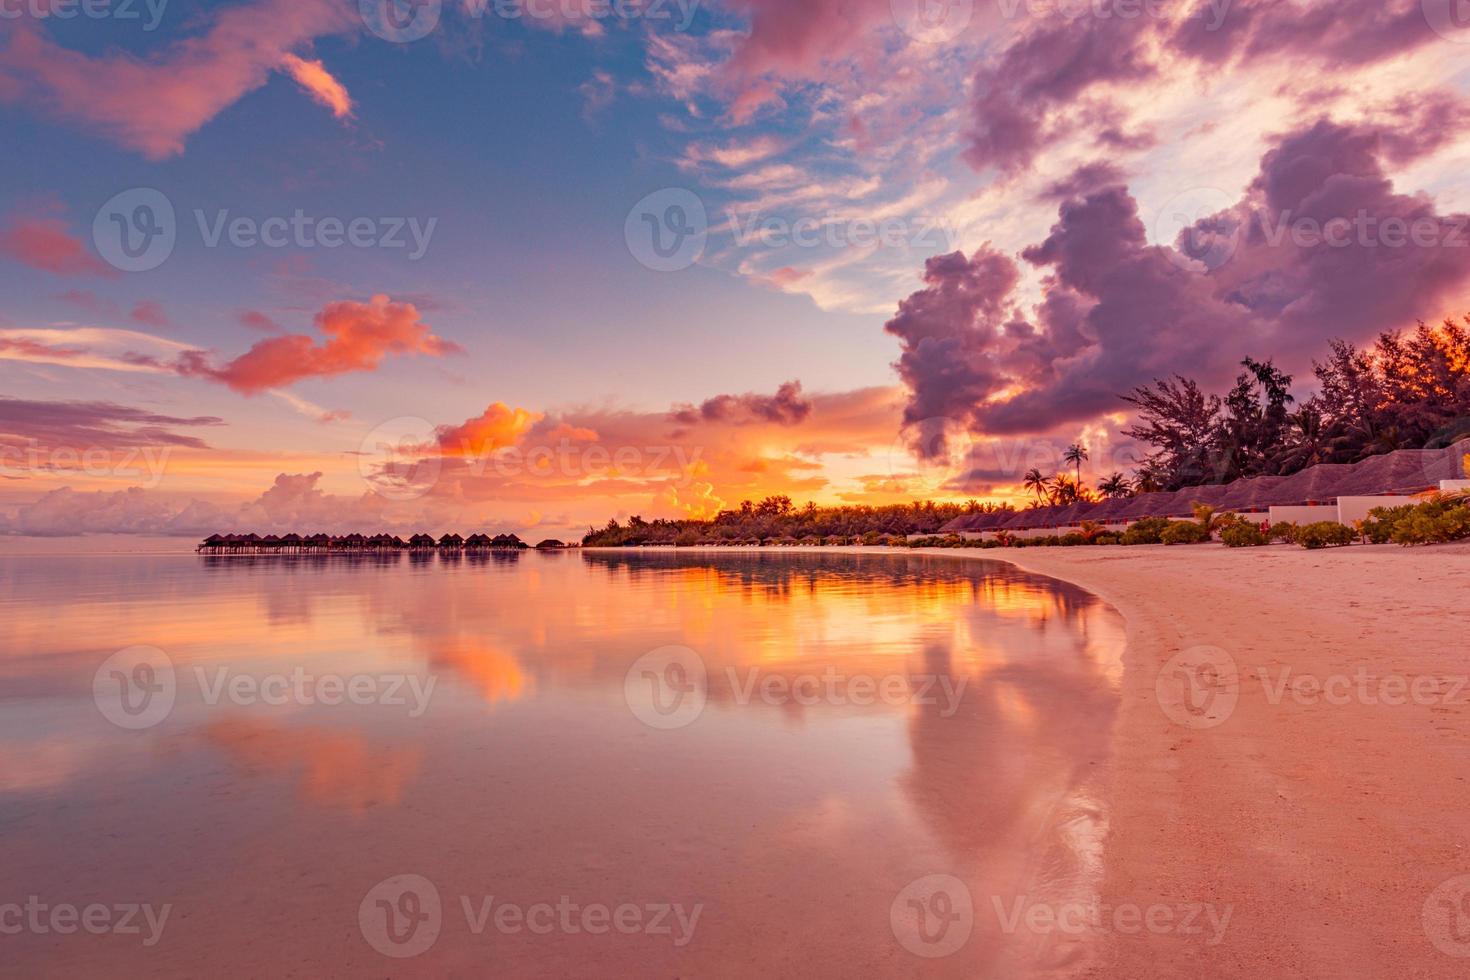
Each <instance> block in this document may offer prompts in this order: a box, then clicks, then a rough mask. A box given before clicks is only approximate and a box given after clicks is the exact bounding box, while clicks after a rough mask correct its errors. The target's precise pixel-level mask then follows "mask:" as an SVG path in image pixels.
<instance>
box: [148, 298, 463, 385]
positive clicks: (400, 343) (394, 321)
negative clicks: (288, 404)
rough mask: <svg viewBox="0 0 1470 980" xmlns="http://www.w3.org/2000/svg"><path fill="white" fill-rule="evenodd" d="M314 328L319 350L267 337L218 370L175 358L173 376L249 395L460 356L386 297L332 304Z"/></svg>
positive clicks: (201, 359) (192, 357)
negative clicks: (411, 359) (403, 359)
mask: <svg viewBox="0 0 1470 980" xmlns="http://www.w3.org/2000/svg"><path fill="white" fill-rule="evenodd" d="M315 323H316V325H317V328H318V329H319V330H321V331H322V333H324V334H326V335H327V338H328V339H327V342H326V343H325V344H321V345H318V344H317V342H316V340H315V339H314V338H312V337H308V336H305V335H303V334H289V335H287V336H284V337H271V338H269V339H268V340H262V341H260V342H259V343H257V344H256V345H255V346H254V347H252V348H250V350H248V351H246V352H245V353H244V354H241V355H240V356H239V357H237V358H235V359H234V360H233V361H230V362H229V363H228V364H226V365H225V366H224V367H219V368H217V367H213V366H212V365H210V363H209V361H208V358H207V355H206V354H205V353H204V352H203V351H186V352H185V353H184V354H183V355H182V356H181V357H180V358H179V362H178V365H177V366H178V370H179V373H180V374H184V375H187V376H190V377H203V378H209V379H210V380H213V381H219V382H222V383H224V384H226V385H229V386H230V387H231V388H233V389H235V390H236V391H238V392H241V393H242V394H246V395H254V394H259V393H260V392H262V391H266V390H268V389H271V388H281V387H285V386H286V385H291V384H295V383H296V382H298V381H302V380H304V379H306V378H320V377H329V376H331V375H335V374H347V373H349V372H352V371H374V370H376V369H377V368H378V365H379V364H381V363H382V361H383V358H385V357H387V356H389V355H398V354H427V355H429V356H431V357H442V356H444V355H446V354H453V353H459V352H461V348H460V347H459V346H458V345H457V344H454V343H451V342H450V341H447V340H444V339H442V338H440V337H436V336H435V335H434V334H433V333H431V332H430V331H429V327H428V326H427V325H426V324H424V323H423V322H422V321H421V320H420V319H419V311H418V308H417V307H415V306H414V305H413V304H412V303H395V302H393V301H392V300H390V299H389V298H388V297H387V296H381V295H380V296H374V297H373V298H372V301H371V302H368V303H358V302H354V301H352V300H344V301H342V302H339V303H332V304H330V305H329V306H327V307H326V308H325V309H323V310H322V311H321V312H320V313H318V314H317V315H316V319H315Z"/></svg>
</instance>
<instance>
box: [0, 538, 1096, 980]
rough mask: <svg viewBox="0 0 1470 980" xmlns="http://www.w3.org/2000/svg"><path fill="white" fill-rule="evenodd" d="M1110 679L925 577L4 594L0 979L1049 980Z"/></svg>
mask: <svg viewBox="0 0 1470 980" xmlns="http://www.w3.org/2000/svg"><path fill="white" fill-rule="evenodd" d="M1122 646H1123V628H1122V623H1121V620H1120V619H1119V618H1118V616H1117V615H1116V614H1115V613H1114V612H1113V610H1112V609H1111V608H1110V607H1108V606H1107V605H1106V604H1104V603H1102V602H1101V601H1100V600H1098V599H1096V598H1095V597H1093V596H1091V595H1089V594H1088V593H1086V592H1083V591H1081V590H1079V589H1077V588H1074V587H1072V586H1070V585H1067V584H1064V583H1060V582H1056V581H1053V580H1049V579H1045V578H1042V577H1038V576H1034V575H1030V574H1026V573H1023V572H1020V571H1017V570H1015V569H1013V568H1012V567H1010V566H1008V565H1005V564H1002V563H995V562H982V561H973V560H965V561H961V560H953V559H948V558H941V557H922V556H887V555H872V554H785V553H781V554H773V553H753V554H749V555H743V554H714V553H709V554H699V553H679V554H673V553H661V554H652V555H649V554H642V553H633V552H588V553H568V554H552V555H542V554H535V553H532V554H526V555H521V556H497V557H493V558H491V557H485V558H476V559H470V558H460V559H456V560H446V559H440V558H428V559H418V558H414V559H413V560H410V558H409V557H408V556H394V557H392V558H390V559H383V560H379V559H371V558H365V559H361V560H358V559H344V558H340V557H338V558H331V559H327V558H290V557H272V558H243V557H233V558H219V559H209V558H200V557H196V556H194V555H166V556H117V555H92V556H77V555H70V556H63V555H56V556H41V557H24V558H22V557H0V868H3V875H0V932H3V933H5V934H0V970H4V971H5V972H6V973H7V974H10V973H14V974H15V975H25V976H41V975H79V974H82V973H83V972H86V973H90V974H95V975H109V976H143V975H205V974H227V975H253V976H267V975H269V976H283V975H289V974H292V973H295V974H299V975H321V976H327V975H349V974H350V975H371V976H447V975H456V976H486V975H505V976H516V977H525V976H548V977H549V976H633V975H637V976H734V975H749V974H758V975H766V976H776V975H783V976H784V975H791V974H796V973H801V974H804V975H819V976H823V975H832V976H844V977H850V976H854V975H874V974H877V975H896V976H909V975H924V976H928V975H935V976H968V977H973V976H1017V975H1027V974H1032V975H1036V974H1043V975H1058V974H1063V973H1066V972H1069V971H1071V970H1073V969H1075V968H1077V967H1079V966H1082V965H1085V964H1086V963H1087V962H1088V956H1089V954H1090V950H1091V945H1090V942H1089V938H1088V935H1087V934H1086V933H1085V932H1082V931H1078V930H1065V931H1064V930H1061V929H1057V928H1038V927H1037V926H1035V925H1034V924H1033V925H1031V926H1028V925H1027V924H1026V921H1018V920H1017V919H1016V918H1015V916H1016V913H1017V912H1018V911H1021V910H1026V909H1030V908H1032V907H1035V906H1040V905H1045V906H1048V907H1052V908H1055V907H1059V906H1062V905H1065V904H1066V903H1069V902H1085V901H1087V899H1088V898H1089V897H1090V896H1092V895H1093V894H1094V890H1095V888H1096V887H1097V884H1098V878H1099V875H1100V873H1101V869H1102V851H1101V838H1102V836H1103V834H1104V832H1105V830H1106V821H1107V811H1106V807H1105V795H1104V792H1103V791H1104V789H1105V777H1106V769H1107V762H1108V758H1107V746H1108V736H1109V732H1110V730H1111V726H1112V720H1113V716H1114V713H1115V711H1116V705H1117V680H1118V675H1119V671H1120V666H1119V659H1120V655H1121V651H1122ZM119 651H129V652H124V653H121V654H119ZM109 658H111V659H109ZM323 701H341V702H342V703H323ZM32 896H34V898H32ZM7 903H15V906H11V907H9V908H7ZM88 906H93V907H94V908H93V909H92V910H91V911H90V912H89V911H88ZM132 906H137V911H136V912H134V913H133V915H132V917H131V921H129V922H128V923H127V925H128V926H131V927H132V928H133V929H135V930H136V931H129V929H128V928H124V922H123V919H124V917H125V916H126V914H127V909H128V908H129V907H132ZM99 907H100V910H99ZM67 909H74V910H75V915H76V917H77V918H76V919H71V918H69V915H70V913H68V912H67V911H66V910H67ZM58 910H59V911H58ZM149 913H151V914H152V916H153V918H152V919H151V920H150V919H149V918H148V914H149ZM165 914H166V916H167V917H166V918H164V919H162V922H161V923H160V922H159V919H160V918H161V917H162V916H163V915H165ZM88 915H90V916H91V918H90V919H85V917H86V916H88ZM84 919H85V921H86V922H87V923H88V924H87V925H83V924H81V923H82V922H83V920H84ZM1029 921H1031V922H1033V923H1035V922H1044V917H1043V918H1040V919H1038V918H1036V917H1032V918H1031V919H1030V920H1029ZM17 925H18V926H19V928H15V927H16V926H17ZM68 925H70V926H71V930H70V931H68V929H67V926H68Z"/></svg>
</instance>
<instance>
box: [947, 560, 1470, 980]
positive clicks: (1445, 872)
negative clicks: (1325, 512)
mask: <svg viewBox="0 0 1470 980" xmlns="http://www.w3.org/2000/svg"><path fill="white" fill-rule="evenodd" d="M951 553H954V552H951ZM961 553H962V554H964V553H967V552H961ZM984 555H985V556H986V557H1003V558H1004V559H1005V560H1007V561H1012V562H1014V563H1015V564H1017V565H1018V566H1021V567H1023V568H1026V569H1029V570H1032V571H1036V572H1040V573H1043V574H1047V575H1052V576H1055V577H1058V578H1062V579H1066V580H1068V581H1071V582H1074V583H1076V584H1078V585H1081V586H1083V587H1085V588H1087V589H1089V590H1091V591H1093V592H1095V593H1096V594H1098V595H1100V596H1102V597H1103V598H1105V599H1107V600H1108V601H1109V602H1111V603H1113V604H1114V605H1115V606H1116V607H1117V608H1118V610H1119V611H1120V612H1121V613H1122V614H1123V615H1124V617H1125V618H1126V620H1127V628H1128V650H1127V653H1126V658H1127V662H1126V672H1125V677H1124V681H1123V704H1122V706H1121V711H1120V714H1119V721H1118V725H1117V727H1116V730H1115V735H1114V738H1115V745H1114V752H1113V764H1112V767H1111V768H1112V772H1111V786H1112V789H1111V794H1110V795H1111V813H1112V822H1111V827H1110V833H1109V837H1108V842H1107V848H1106V858H1105V860H1106V869H1107V870H1106V874H1105V876H1104V880H1105V886H1104V891H1103V894H1102V895H1101V896H1100V902H1101V905H1102V907H1103V908H1104V909H1109V908H1112V907H1122V908H1129V907H1138V908H1142V909H1147V908H1150V907H1168V908H1180V907H1184V906H1187V905H1190V904H1198V903H1213V904H1214V905H1215V906H1217V907H1223V906H1229V907H1230V908H1231V909H1232V915H1231V919H1230V922H1229V927H1228V929H1227V930H1226V932H1225V935H1224V937H1223V940H1222V941H1220V942H1219V943H1218V944H1217V945H1209V944H1207V943H1205V942H1203V941H1201V940H1200V939H1198V938H1197V937H1196V938H1191V937H1186V936H1181V935H1179V930H1177V929H1170V928H1167V927H1163V928H1159V929H1157V930H1149V929H1146V928H1145V929H1141V930H1136V931H1135V930H1131V929H1120V928H1116V927H1110V926H1108V925H1107V924H1106V923H1105V924H1104V927H1103V928H1102V929H1100V930H1099V936H1098V940H1099V946H1100V950H1099V956H1098V957H1097V959H1096V960H1095V961H1094V963H1095V964H1096V965H1095V966H1093V967H1091V968H1090V975H1095V976H1114V977H1131V978H1139V977H1178V976H1206V975H1207V976H1216V977H1220V976H1231V977H1262V976H1272V977H1344V976H1362V977H1367V976H1378V977H1389V976H1392V977H1463V976H1465V975H1466V972H1467V967H1470V959H1467V958H1466V957H1470V942H1467V940H1470V930H1467V929H1466V925H1467V924H1470V918H1467V914H1466V911H1465V909H1466V906H1467V904H1470V903H1467V901H1466V900H1465V897H1464V896H1465V893H1466V891H1467V890H1470V878H1467V879H1464V880H1462V881H1455V880H1454V879H1456V878H1457V877H1458V876H1462V875H1470V848H1467V843H1470V808H1467V807H1466V800H1467V793H1470V786H1467V777H1470V727H1467V726H1466V724H1465V719H1466V717H1467V707H1466V704H1467V701H1470V691H1467V690H1466V685H1465V683H1464V678H1465V677H1466V676H1467V675H1470V644H1467V637H1470V601H1467V594H1466V585H1467V583H1470V547H1466V546H1447V547H1438V548H1434V549H1419V550H1406V549H1401V548H1397V547H1392V546H1384V547H1354V548H1350V549H1345V550H1339V551H1326V552H1323V551H1317V552H1309V551H1305V550H1301V549H1297V548H1290V547H1284V546H1282V547H1272V548H1269V549H1251V550H1243V551H1230V550H1227V549H1225V548H1223V547H1221V546H1218V545H1210V546H1201V547H1189V548H1165V547H1153V548H1130V549H1120V548H1097V549H1080V548H1079V549H1065V550H1063V549H1030V550H1019V551H987V552H984ZM1200 648H1218V650H1223V651H1225V652H1226V653H1227V654H1228V655H1229V657H1230V658H1231V659H1233V661H1234V663H1235V665H1236V667H1237V668H1238V676H1239V685H1238V700H1237V701H1236V703H1235V704H1234V705H1233V709H1232V708H1231V706H1230V705H1229V703H1228V697H1226V698H1223V699H1221V700H1218V701H1217V702H1216V703H1215V704H1214V705H1212V706H1211V710H1209V711H1207V712H1205V713H1204V714H1203V715H1201V716H1198V717H1196V716H1192V715H1189V714H1187V713H1186V714H1183V715H1180V714H1179V711H1178V710H1177V709H1175V710H1174V714H1175V715H1176V716H1177V717H1181V718H1183V721H1178V720H1175V719H1173V718H1171V717H1170V714H1169V712H1168V711H1166V710H1165V705H1164V703H1161V691H1166V690H1168V689H1169V684H1170V683H1172V681H1170V680H1168V679H1166V680H1165V682H1164V683H1163V684H1162V685H1161V684H1160V673H1161V671H1163V672H1164V673H1165V674H1166V675H1168V674H1169V671H1166V670H1165V668H1166V667H1170V668H1172V667H1176V666H1177V665H1178V664H1179V663H1180V661H1177V660H1176V661H1174V662H1173V663H1172V664H1171V658H1174V657H1175V656H1176V655H1178V654H1181V653H1186V652H1187V651H1195V654H1196V655H1197V654H1198V651H1199V650H1200ZM1209 655H1210V656H1211V657H1214V658H1216V659H1218V657H1219V654H1218V651H1216V652H1212V653H1210V654H1209ZM1188 656H1189V655H1188V654H1186V659H1188ZM1186 666H1187V665H1186ZM1426 908H1427V910H1428V911H1427V913H1426Z"/></svg>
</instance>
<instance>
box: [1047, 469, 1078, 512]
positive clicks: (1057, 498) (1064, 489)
mask: <svg viewBox="0 0 1470 980" xmlns="http://www.w3.org/2000/svg"><path fill="white" fill-rule="evenodd" d="M1047 496H1049V497H1050V498H1051V502H1052V504H1053V505H1058V504H1075V503H1076V502H1077V501H1079V500H1081V499H1082V487H1081V485H1080V484H1076V483H1073V482H1072V478H1071V477H1069V476H1068V475H1067V474H1065V473H1058V474H1057V476H1056V479H1054V480H1052V481H1051V483H1050V485H1049V486H1048V488H1047Z"/></svg>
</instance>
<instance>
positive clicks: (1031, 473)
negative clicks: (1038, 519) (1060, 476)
mask: <svg viewBox="0 0 1470 980" xmlns="http://www.w3.org/2000/svg"><path fill="white" fill-rule="evenodd" d="M1024 480H1025V486H1026V489H1027V490H1030V491H1031V492H1032V493H1034V494H1036V501H1037V503H1040V502H1041V497H1042V495H1043V494H1044V493H1046V477H1044V476H1042V475H1041V471H1040V470H1038V469H1036V468H1035V467H1033V468H1031V469H1029V470H1027V471H1026V476H1025V478H1024Z"/></svg>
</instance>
